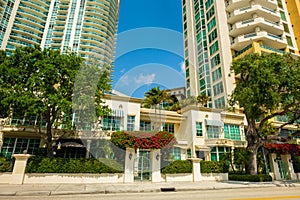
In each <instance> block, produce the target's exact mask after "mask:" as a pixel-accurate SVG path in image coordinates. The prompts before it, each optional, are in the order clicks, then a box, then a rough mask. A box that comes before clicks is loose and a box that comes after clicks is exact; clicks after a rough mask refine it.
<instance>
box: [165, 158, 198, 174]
mask: <svg viewBox="0 0 300 200" xmlns="http://www.w3.org/2000/svg"><path fill="white" fill-rule="evenodd" d="M192 168H193V166H192V162H191V161H190V160H176V161H174V162H172V163H171V164H169V165H168V166H166V167H164V168H162V170H161V173H163V174H178V173H192Z"/></svg>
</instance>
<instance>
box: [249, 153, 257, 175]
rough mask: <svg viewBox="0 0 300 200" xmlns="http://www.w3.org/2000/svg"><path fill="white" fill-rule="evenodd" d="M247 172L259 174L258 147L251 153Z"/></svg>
mask: <svg viewBox="0 0 300 200" xmlns="http://www.w3.org/2000/svg"><path fill="white" fill-rule="evenodd" d="M246 172H247V174H251V175H256V174H257V149H256V150H253V151H252V152H251V154H250V157H249V161H248V163H247V168H246Z"/></svg>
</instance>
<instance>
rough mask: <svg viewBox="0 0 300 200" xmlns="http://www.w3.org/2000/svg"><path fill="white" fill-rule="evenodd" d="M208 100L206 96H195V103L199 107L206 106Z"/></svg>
mask: <svg viewBox="0 0 300 200" xmlns="http://www.w3.org/2000/svg"><path fill="white" fill-rule="evenodd" d="M209 100H210V97H209V96H207V95H206V94H200V95H198V96H197V103H200V104H201V106H206V105H207V103H208V101H209Z"/></svg>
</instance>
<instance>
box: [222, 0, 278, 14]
mask: <svg viewBox="0 0 300 200" xmlns="http://www.w3.org/2000/svg"><path fill="white" fill-rule="evenodd" d="M254 4H259V5H262V6H264V7H267V8H270V9H273V10H276V9H277V2H276V1H275V0H254ZM247 6H250V3H249V1H244V0H229V1H227V2H226V11H227V12H232V11H234V10H237V9H239V8H243V7H247Z"/></svg>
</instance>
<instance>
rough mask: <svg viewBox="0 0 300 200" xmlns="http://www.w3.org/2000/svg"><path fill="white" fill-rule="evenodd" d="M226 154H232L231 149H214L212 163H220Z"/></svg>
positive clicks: (211, 155)
mask: <svg viewBox="0 0 300 200" xmlns="http://www.w3.org/2000/svg"><path fill="white" fill-rule="evenodd" d="M226 152H231V150H230V148H229V147H213V148H212V149H211V151H210V159H211V161H220V159H221V158H222V155H224V154H225V153H226Z"/></svg>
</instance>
